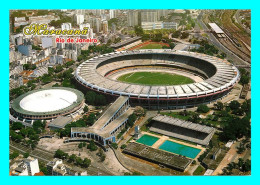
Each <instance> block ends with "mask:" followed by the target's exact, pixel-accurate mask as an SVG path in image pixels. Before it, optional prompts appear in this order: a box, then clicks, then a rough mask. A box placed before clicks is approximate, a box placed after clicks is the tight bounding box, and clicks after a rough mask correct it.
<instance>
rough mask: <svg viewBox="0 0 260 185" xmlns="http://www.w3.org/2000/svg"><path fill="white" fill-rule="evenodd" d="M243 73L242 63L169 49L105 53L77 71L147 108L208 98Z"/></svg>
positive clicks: (94, 85)
mask: <svg viewBox="0 0 260 185" xmlns="http://www.w3.org/2000/svg"><path fill="white" fill-rule="evenodd" d="M147 75H148V76H147ZM158 75H159V76H158ZM239 78H240V75H239V71H238V69H237V68H236V67H235V66H234V65H233V64H231V63H229V62H228V61H227V60H223V59H220V58H217V57H214V56H208V55H205V54H200V53H194V52H187V51H176V50H169V49H153V50H133V51H121V52H113V53H109V54H104V55H101V56H98V57H94V58H91V59H89V60H87V61H85V62H83V63H82V64H81V65H80V66H78V68H77V69H76V71H75V79H76V80H77V81H78V82H79V84H81V85H82V86H83V87H84V88H86V89H88V90H93V91H96V92H100V93H103V94H106V95H107V96H110V97H117V96H128V97H129V99H130V103H131V104H134V105H141V106H143V107H145V108H147V109H179V108H188V107H193V106H196V105H198V104H203V103H210V102H212V101H214V100H217V99H219V98H222V97H223V96H225V95H227V94H228V93H229V92H230V91H231V89H232V88H233V87H234V85H235V84H236V83H237V82H238V81H239Z"/></svg>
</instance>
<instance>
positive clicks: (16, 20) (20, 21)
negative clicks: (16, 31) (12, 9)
mask: <svg viewBox="0 0 260 185" xmlns="http://www.w3.org/2000/svg"><path fill="white" fill-rule="evenodd" d="M27 24H29V22H28V21H27V20H26V19H25V17H15V18H14V27H19V26H23V25H27Z"/></svg>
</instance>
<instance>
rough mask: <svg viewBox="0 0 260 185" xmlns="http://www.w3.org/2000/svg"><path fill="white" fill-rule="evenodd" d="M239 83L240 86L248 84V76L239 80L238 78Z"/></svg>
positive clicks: (243, 76)
mask: <svg viewBox="0 0 260 185" xmlns="http://www.w3.org/2000/svg"><path fill="white" fill-rule="evenodd" d="M240 83H241V84H242V85H245V84H248V83H249V76H246V75H242V76H241V78H240Z"/></svg>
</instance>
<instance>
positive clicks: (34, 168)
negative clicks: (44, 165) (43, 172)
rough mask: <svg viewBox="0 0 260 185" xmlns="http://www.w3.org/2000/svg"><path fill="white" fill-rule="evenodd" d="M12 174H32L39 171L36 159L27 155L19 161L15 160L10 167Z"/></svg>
mask: <svg viewBox="0 0 260 185" xmlns="http://www.w3.org/2000/svg"><path fill="white" fill-rule="evenodd" d="M10 171H11V175H13V176H33V175H35V174H36V173H39V172H40V168H39V163H38V159H34V158H32V157H28V158H27V159H23V160H22V161H20V162H15V163H14V164H13V165H12V166H11V167H10Z"/></svg>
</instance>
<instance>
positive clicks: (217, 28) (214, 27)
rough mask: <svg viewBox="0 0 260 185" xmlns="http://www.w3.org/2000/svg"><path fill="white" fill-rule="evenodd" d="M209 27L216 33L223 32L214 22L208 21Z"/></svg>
mask: <svg viewBox="0 0 260 185" xmlns="http://www.w3.org/2000/svg"><path fill="white" fill-rule="evenodd" d="M209 26H210V27H211V29H213V30H214V31H215V32H216V33H217V34H219V33H224V32H223V30H222V29H221V28H220V27H219V26H218V25H217V24H216V23H209Z"/></svg>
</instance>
